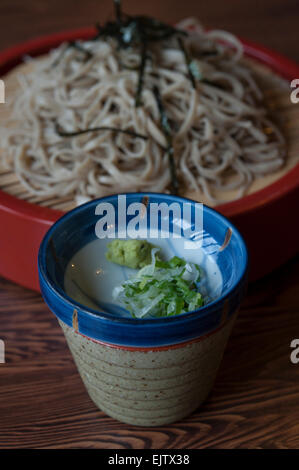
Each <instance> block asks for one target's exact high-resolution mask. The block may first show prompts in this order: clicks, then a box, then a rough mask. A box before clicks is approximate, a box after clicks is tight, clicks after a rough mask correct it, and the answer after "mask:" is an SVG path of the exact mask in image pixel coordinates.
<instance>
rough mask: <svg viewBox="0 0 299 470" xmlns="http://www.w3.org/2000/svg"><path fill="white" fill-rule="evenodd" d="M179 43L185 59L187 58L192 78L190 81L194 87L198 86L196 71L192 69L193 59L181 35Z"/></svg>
mask: <svg viewBox="0 0 299 470" xmlns="http://www.w3.org/2000/svg"><path fill="white" fill-rule="evenodd" d="M178 43H179V46H180V48H181V51H182V53H183V55H184V59H185V62H186V66H187V70H188V76H189V79H190V82H191V84H192V86H193V88H196V82H195V77H194V72H193V70H192V67H191V64H192V60H191V58H190V56H189V54H188V52H187V50H186V48H185V44H184V42H183V40H182V38H181V37H178Z"/></svg>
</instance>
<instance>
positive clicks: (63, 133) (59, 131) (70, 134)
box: [55, 122, 148, 140]
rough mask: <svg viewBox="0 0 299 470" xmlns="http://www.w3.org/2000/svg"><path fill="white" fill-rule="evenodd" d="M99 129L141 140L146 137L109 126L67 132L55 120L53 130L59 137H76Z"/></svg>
mask: <svg viewBox="0 0 299 470" xmlns="http://www.w3.org/2000/svg"><path fill="white" fill-rule="evenodd" d="M100 131H112V132H116V133H120V134H127V135H130V136H132V137H137V138H139V139H143V140H147V139H148V137H147V136H146V135H143V134H138V133H137V132H134V131H130V130H127V129H118V128H116V127H109V126H100V127H91V128H89V129H82V130H79V131H73V132H67V131H65V130H64V129H63V128H62V127H61V126H60V125H59V124H58V123H57V122H55V132H56V133H57V134H58V135H60V137H76V136H78V135H82V134H87V133H88V132H100Z"/></svg>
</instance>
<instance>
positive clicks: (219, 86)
mask: <svg viewBox="0 0 299 470" xmlns="http://www.w3.org/2000/svg"><path fill="white" fill-rule="evenodd" d="M200 81H201V82H203V83H206V84H207V85H210V86H214V87H215V88H219V89H220V90H225V87H224V86H222V85H220V83H215V82H213V81H212V80H208V79H207V78H202V79H201V80H200Z"/></svg>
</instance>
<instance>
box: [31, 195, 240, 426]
mask: <svg viewBox="0 0 299 470" xmlns="http://www.w3.org/2000/svg"><path fill="white" fill-rule="evenodd" d="M126 196H127V204H130V203H132V202H141V201H144V198H146V200H147V203H148V202H151V201H153V202H158V203H159V202H161V201H164V202H168V203H171V202H173V201H175V202H178V204H184V203H188V204H191V205H195V203H194V202H193V201H190V200H186V199H183V198H179V197H175V196H169V195H162V194H161V195H160V194H155V193H147V194H144V193H134V194H133V193H131V194H128V195H126ZM99 201H105V202H109V203H111V204H113V205H114V206H115V207H116V208H117V204H118V201H117V196H110V197H107V198H103V199H101V200H96V201H92V202H90V203H87V204H85V205H83V206H80V207H78V208H77V209H74V210H73V211H71V212H69V213H67V214H66V215H65V216H63V217H62V218H61V219H59V220H58V221H57V222H56V223H55V224H54V225H53V226H52V228H51V229H50V230H49V232H48V233H47V234H46V236H45V238H44V240H43V242H42V245H41V248H40V252H39V261H38V264H39V276H40V285H41V291H42V294H43V296H44V299H45V301H46V303H47V304H48V305H49V307H50V309H51V310H52V311H53V313H54V314H55V315H56V316H57V318H58V321H59V323H60V325H61V327H62V329H63V332H64V334H65V337H66V340H67V343H68V345H69V348H70V350H71V353H72V355H73V358H74V361H75V363H76V365H77V368H78V371H79V373H80V375H81V378H82V380H83V382H84V384H85V386H86V389H87V391H88V393H89V395H90V397H91V399H92V400H93V401H94V403H95V404H96V405H97V406H98V407H99V408H100V409H101V410H103V411H104V412H105V413H107V414H108V415H110V416H112V417H113V418H116V419H118V420H120V421H123V422H125V423H130V424H134V425H140V426H157V425H164V424H168V423H172V422H175V421H177V420H180V419H182V418H183V417H185V416H187V415H189V414H190V413H191V412H192V411H194V410H195V409H196V408H198V406H199V405H200V404H201V403H202V402H203V401H204V400H205V399H206V397H207V396H208V394H209V392H210V390H211V388H212V386H213V383H214V380H215V377H216V374H217V371H218V368H219V366H220V363H221V359H222V356H223V353H224V349H225V346H226V343H227V340H228V338H229V335H230V332H231V329H232V326H233V323H234V320H235V318H236V315H237V311H238V308H239V305H240V302H241V299H242V297H243V295H244V290H245V288H246V280H247V264H248V263H247V250H246V246H245V244H244V241H243V239H242V237H241V236H240V234H239V232H238V231H237V229H236V228H235V227H233V226H232V225H231V224H230V222H229V221H228V220H227V219H225V218H224V217H223V216H221V215H220V214H218V213H217V212H216V211H214V210H212V209H210V208H208V207H204V210H203V232H204V236H203V243H202V250H203V252H206V253H207V254H208V256H209V257H211V259H212V260H214V261H215V266H217V269H218V270H219V273H220V276H221V286H220V291H219V295H218V298H216V299H214V300H212V301H211V302H210V303H208V304H207V305H205V306H204V307H203V308H201V309H200V310H198V311H194V312H190V313H186V314H182V315H178V316H172V317H167V318H158V319H141V320H140V319H135V318H130V317H121V316H117V315H114V314H113V313H107V312H104V311H103V312H101V311H96V310H94V309H92V308H89V307H86V306H84V305H82V304H81V303H79V302H78V301H76V300H74V299H72V298H71V297H70V296H69V295H68V294H66V292H65V284H64V274H65V271H66V267H67V265H68V263H69V261H70V260H71V258H72V257H73V255H74V254H75V253H76V252H78V250H79V249H80V248H82V247H83V246H85V245H86V244H87V243H90V242H91V241H93V240H95V239H96V235H95V229H94V227H95V221H96V219H95V208H96V206H97V205H98V203H99ZM127 222H128V220H127V221H126V223H127ZM116 224H117V220H116ZM99 246H100V245H99ZM186 256H187V257H188V256H190V253H189V255H188V254H186ZM210 274H211V273H210ZM212 274H213V273H212ZM212 274H211V275H212ZM215 274H216V272H215ZM218 278H219V276H218ZM218 288H219V286H218Z"/></svg>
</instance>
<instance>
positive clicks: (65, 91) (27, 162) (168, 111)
mask: <svg viewBox="0 0 299 470" xmlns="http://www.w3.org/2000/svg"><path fill="white" fill-rule="evenodd" d="M190 26H191V29H190V31H191V32H190V33H188V35H186V36H183V37H182V41H183V43H184V50H185V53H184V51H183V49H182V48H181V47H179V41H178V40H177V39H178V38H177V37H176V36H171V37H169V38H167V39H165V40H164V39H162V40H161V41H156V42H152V43H151V44H150V47H148V49H147V52H146V54H147V56H146V61H145V63H144V73H143V78H142V89H140V90H139V91H140V104H139V105H138V106H136V90H137V89H138V86H139V87H140V83H139V80H140V66H141V65H140V64H141V62H142V56H141V52H140V50H141V48H142V44H132V45H130V46H129V47H126V48H120V47H119V44H118V42H117V40H116V39H115V38H113V37H110V38H109V37H99V38H98V39H93V40H89V41H77V42H76V47H70V44H66V43H64V44H62V45H61V46H60V47H58V48H57V49H55V50H52V51H51V52H50V53H49V54H48V55H47V56H46V57H45V58H43V59H39V60H34V59H31V61H32V64H31V65H32V68H31V71H30V73H28V74H24V75H20V76H19V82H20V88H19V90H18V91H17V94H16V95H15V96H14V97H13V102H12V113H11V123H13V125H11V124H10V125H7V126H5V128H2V130H1V147H2V148H3V149H4V152H2V154H3V156H2V158H3V159H4V162H5V165H6V166H7V167H8V168H9V169H13V171H14V172H15V173H16V174H17V175H18V177H19V179H20V181H21V182H22V184H23V185H24V186H25V187H26V188H27V190H28V191H29V192H30V193H32V194H34V195H38V196H41V197H47V196H49V197H50V196H55V195H58V196H71V197H73V198H74V200H76V198H77V199H78V200H79V199H80V198H81V199H82V197H83V199H88V198H94V197H100V196H104V195H108V194H111V193H116V192H118V193H120V192H126V191H140V190H142V191H158V192H171V191H172V184H173V177H174V172H173V171H172V169H171V165H170V158H169V146H170V141H171V147H172V148H171V150H172V158H173V160H172V162H173V163H174V167H175V178H176V180H177V185H178V188H179V189H178V192H179V193H183V191H184V189H185V188H188V189H189V190H194V191H201V192H203V193H204V194H205V196H206V197H208V198H209V199H210V200H211V201H215V198H214V191H215V190H224V191H226V190H232V189H238V190H239V192H238V197H240V196H242V195H243V194H244V193H245V192H246V190H247V189H248V188H249V187H250V185H251V183H252V182H253V180H254V179H255V178H257V177H260V176H264V175H266V174H269V173H271V172H275V171H276V170H278V169H279V168H280V167H282V166H283V165H284V162H285V144H284V140H283V137H282V135H281V133H280V132H279V130H278V129H277V127H276V126H275V125H274V123H273V122H270V120H269V118H268V116H267V111H266V110H265V109H264V107H263V96H262V93H261V91H260V90H259V88H258V86H257V84H256V82H255V80H254V78H253V76H252V73H251V71H250V69H249V68H248V67H247V66H245V65H244V64H243V63H242V62H241V58H242V55H243V50H242V45H241V44H240V42H239V41H238V40H237V39H236V38H235V37H234V36H232V35H231V34H229V33H227V32H223V31H218V30H212V31H208V32H206V31H204V30H203V29H202V28H201V26H200V25H199V24H198V23H195V22H194V21H193V20H190V21H185V22H183V23H182V24H180V25H179V28H185V27H188V28H189V27H190ZM192 70H193V72H194V73H193V75H192V73H191V72H192ZM191 75H192V76H191ZM192 81H193V84H192ZM157 88H158V89H159V93H160V103H159V100H157V96H155V93H154V90H155V89H157ZM161 103H162V105H163V113H162V114H161ZM159 105H160V106H159ZM166 119H167V122H166V125H167V130H168V132H165V120H166ZM163 122H164V128H163ZM99 128H100V129H99ZM169 136H171V140H170V139H169Z"/></svg>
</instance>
